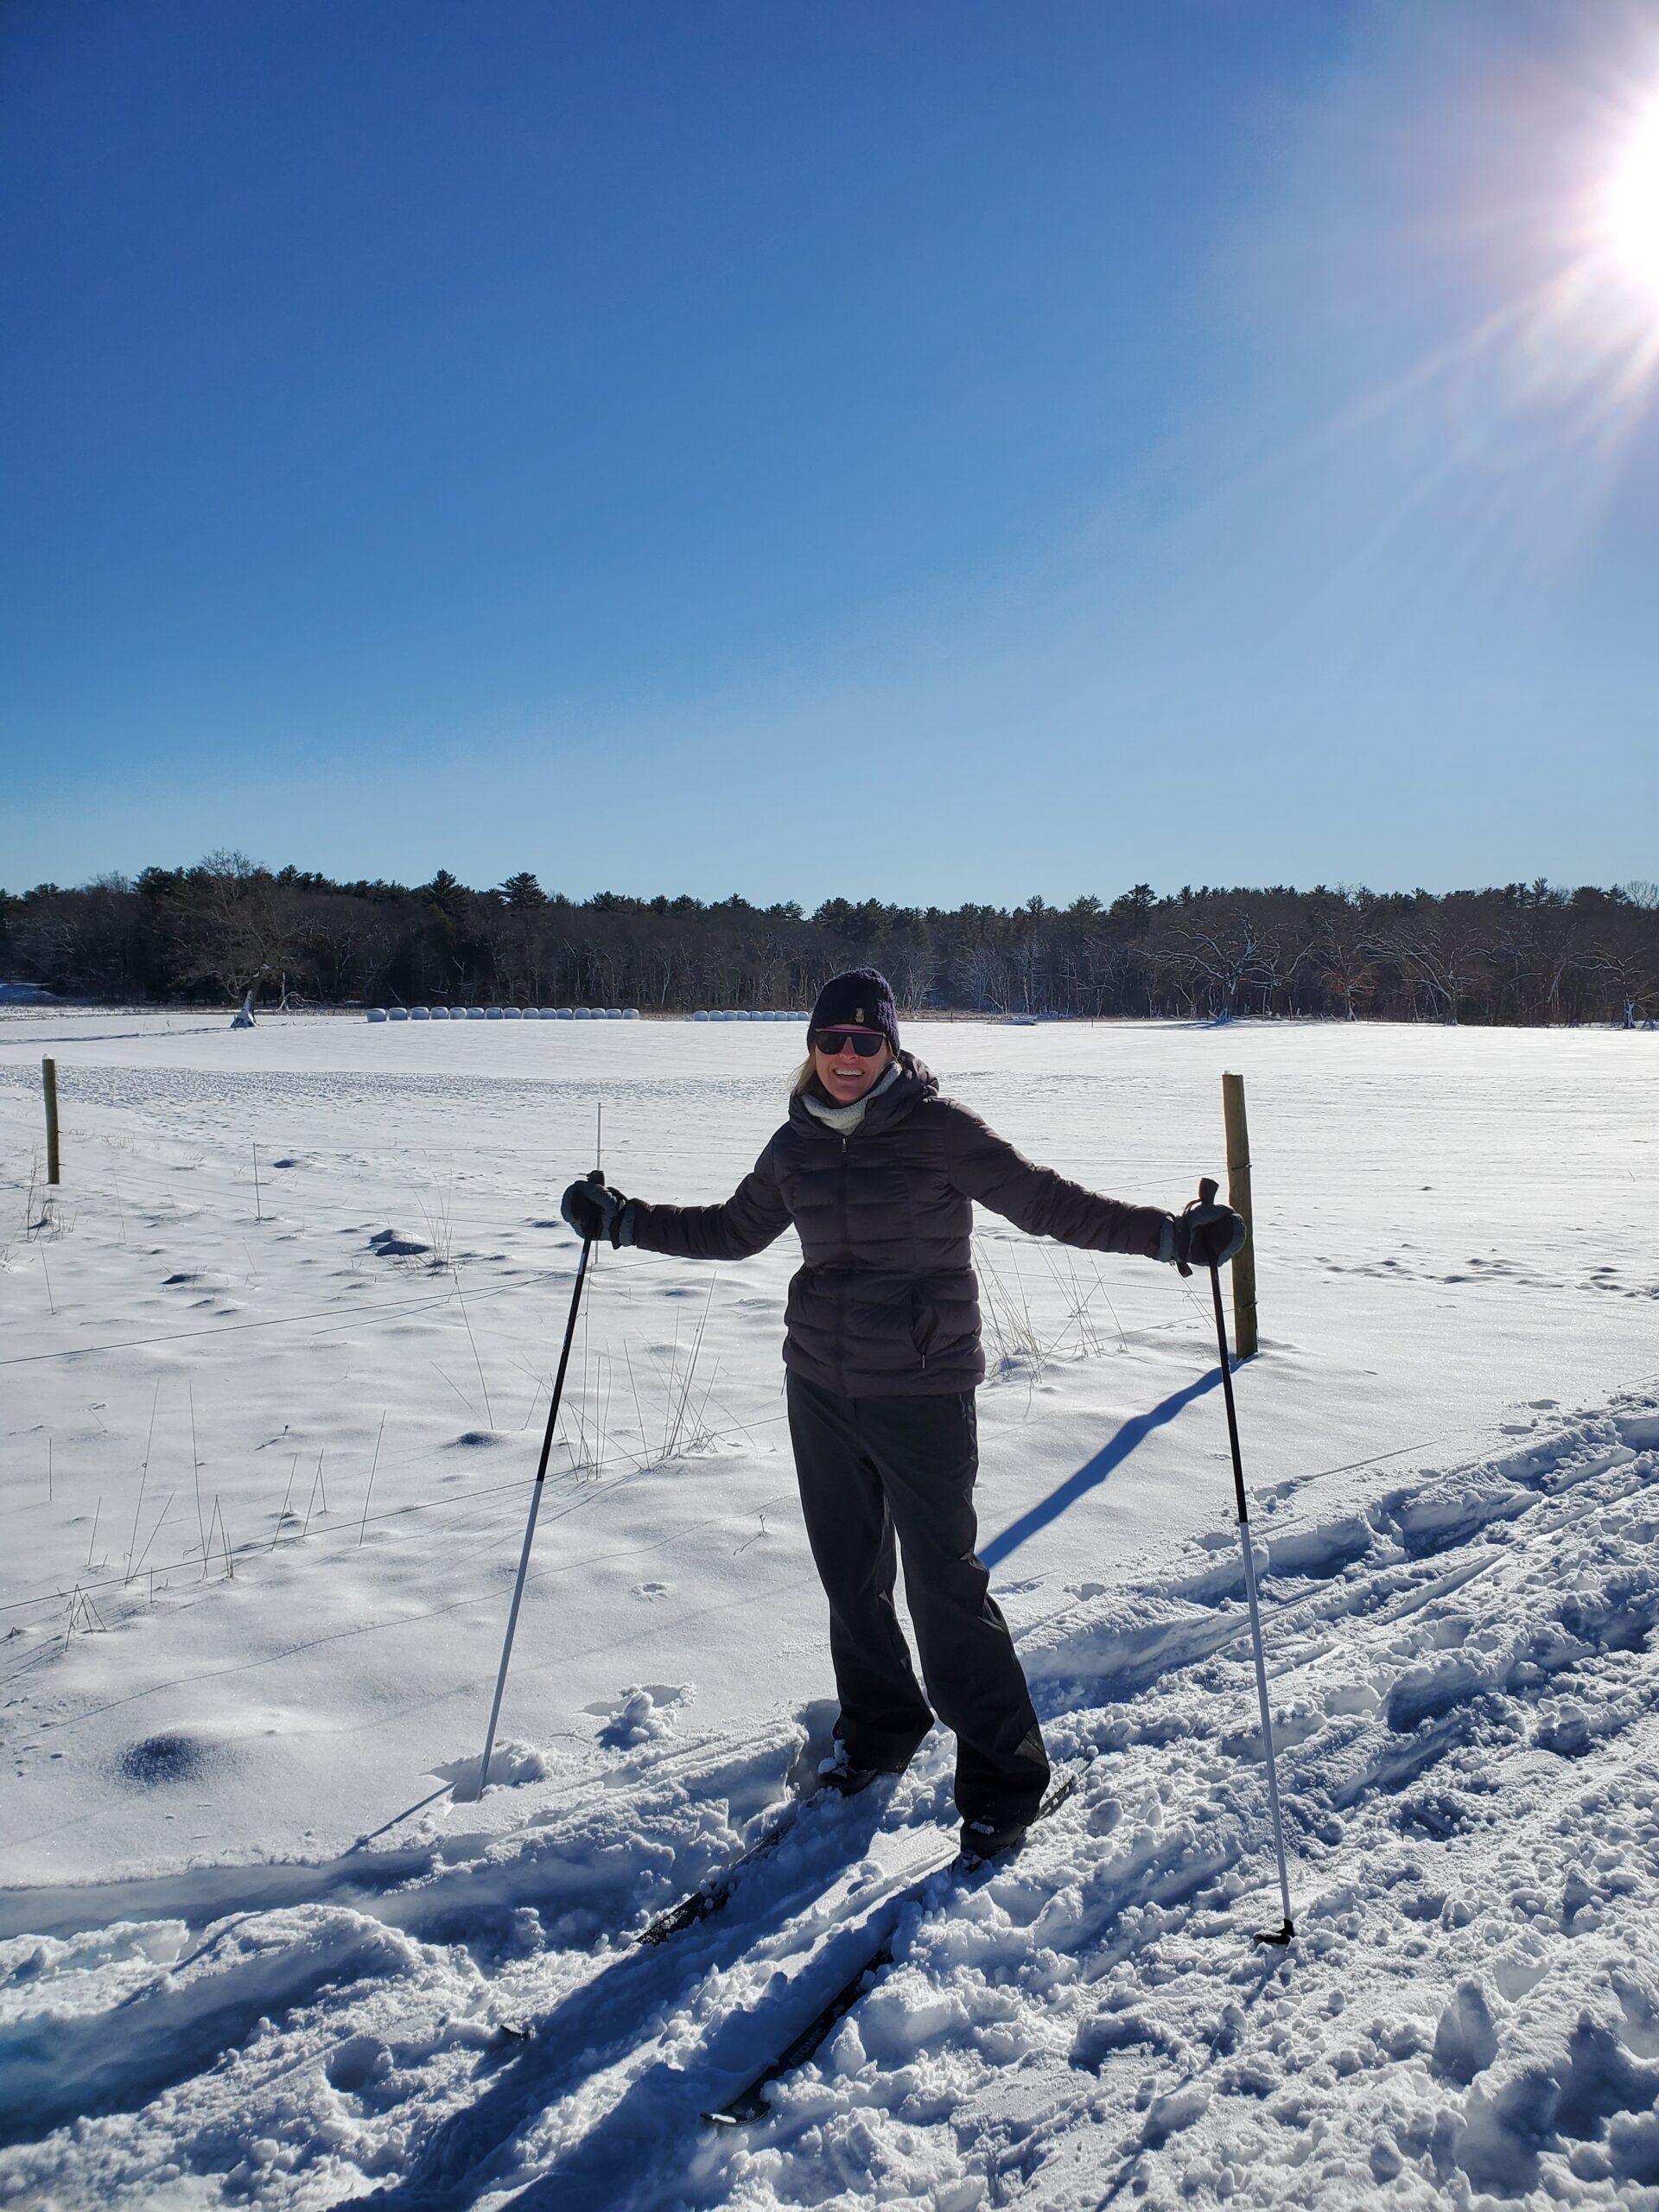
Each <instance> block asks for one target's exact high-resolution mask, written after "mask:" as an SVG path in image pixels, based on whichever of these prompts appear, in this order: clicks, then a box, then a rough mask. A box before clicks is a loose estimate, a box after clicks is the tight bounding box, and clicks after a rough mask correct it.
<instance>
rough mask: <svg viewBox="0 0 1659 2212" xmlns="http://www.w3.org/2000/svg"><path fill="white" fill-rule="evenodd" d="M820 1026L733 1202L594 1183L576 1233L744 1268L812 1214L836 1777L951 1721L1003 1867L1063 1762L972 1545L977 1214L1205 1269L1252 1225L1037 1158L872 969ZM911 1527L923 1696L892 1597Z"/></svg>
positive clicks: (963, 1798)
mask: <svg viewBox="0 0 1659 2212" xmlns="http://www.w3.org/2000/svg"><path fill="white" fill-rule="evenodd" d="M808 1037H809V1044H810V1057H809V1058H808V1059H807V1061H806V1063H805V1065H804V1066H803V1067H802V1069H801V1070H800V1072H799V1074H798V1076H797V1077H796V1082H795V1089H794V1096H793V1097H792V1099H791V1103H790V1109H789V1118H788V1120H787V1121H786V1122H785V1123H784V1126H783V1127H782V1128H780V1129H779V1131H778V1133H777V1135H775V1136H774V1137H773V1138H772V1141H771V1142H770V1143H769V1144H768V1145H767V1146H766V1150H765V1151H764V1152H763V1153H762V1154H761V1155H760V1159H759V1160H757V1161H756V1162H755V1165H754V1167H753V1170H752V1171H751V1173H749V1174H747V1175H746V1176H745V1177H744V1179H743V1180H742V1182H741V1184H740V1185H739V1186H738V1188H737V1189H736V1191H734V1192H733V1194H732V1196H731V1197H730V1198H728V1199H727V1200H726V1202H725V1204H724V1205H712V1206H671V1205H647V1204H646V1203H645V1200H643V1199H640V1198H623V1196H622V1194H621V1193H620V1192H618V1191H611V1190H607V1189H605V1188H603V1187H602V1186H601V1185H598V1184H595V1183H592V1182H584V1183H573V1184H572V1185H570V1187H569V1190H568V1191H567V1192H565V1194H564V1201H563V1214H564V1218H565V1220H566V1221H567V1222H568V1223H569V1225H570V1227H571V1228H572V1229H574V1230H575V1232H576V1234H577V1235H578V1236H582V1237H598V1236H605V1237H608V1238H609V1240H610V1242H611V1243H613V1244H633V1245H637V1246H639V1249H641V1250H643V1251H648V1252H664V1253H669V1254H671V1255H674V1256H675V1257H677V1258H679V1259H697V1260H741V1259H746V1258H747V1257H748V1255H750V1254H751V1253H753V1252H759V1251H760V1250H761V1249H763V1247H765V1246H766V1245H768V1244H770V1243H772V1241H773V1239H774V1238H775V1237H778V1236H781V1235H782V1233H783V1231H784V1230H785V1229H786V1228H788V1227H789V1225H790V1224H791V1222H792V1223H793V1224H794V1225H795V1227H796V1229H797V1230H798V1231H799V1234H800V1239H801V1249H802V1254H803V1259H804V1264H803V1266H802V1268H801V1269H800V1271H799V1273H798V1274H797V1275H796V1276H795V1278H794V1280H793V1281H792V1282H791V1285H790V1289H789V1306H788V1313H787V1324H786V1325H787V1333H786V1336H785V1344H784V1363H785V1367H786V1369H787V1370H788V1396H789V1425H790V1436H791V1442H792V1444H793V1446H794V1452H795V1465H796V1471H797V1474H798V1478H799V1483H800V1492H801V1505H802V1510H803V1511H804V1516H805V1520H806V1532H807V1537H808V1540H809V1541H810V1545H811V1548H812V1556H813V1559H814V1560H815V1562H816V1564H817V1570H818V1573H819V1576H820V1579H821V1580H822V1581H823V1587H824V1592H825V1595H826V1596H827V1597H828V1599H829V1649H830V1654H831V1656H832V1658H833V1661H834V1663H835V1670H836V1690H837V1692H838V1694H839V1696H840V1700H841V1713H840V1718H839V1720H838V1721H837V1724H836V1752H835V1757H834V1758H832V1759H829V1760H826V1761H825V1763H824V1766H823V1777H824V1780H825V1782H826V1783H829V1785H831V1786H832V1787H835V1788H837V1789H842V1790H845V1791H847V1792H849V1793H850V1792H852V1791H854V1790H856V1789H861V1788H863V1787H864V1785H865V1784H866V1783H869V1782H871V1781H872V1780H874V1777H876V1776H877V1775H879V1774H893V1773H897V1772H899V1770H902V1769H903V1768H904V1767H905V1766H906V1764H908V1763H909V1761H910V1758H911V1757H912V1753H913V1752H914V1751H915V1750H916V1747H917V1745H918V1744H919V1743H920V1742H921V1740H922V1738H923V1737H924V1736H925V1735H926V1733H927V1732H928V1730H929V1729H930V1728H931V1726H932V1724H933V1719H934V1715H935V1714H936V1713H937V1714H938V1718H939V1719H941V1720H942V1721H944V1724H945V1726H947V1727H948V1728H950V1729H952V1730H954V1731H955V1733H956V1738H957V1773H956V1798H957V1810H958V1812H959V1813H960V1814H961V1815H962V1820H963V1835H962V1840H963V1850H964V1851H965V1852H968V1853H971V1854H973V1855H975V1856H976V1857H980V1858H988V1857H991V1856H993V1855H995V1854H996V1853H1001V1852H1006V1851H1009V1850H1012V1849H1014V1847H1017V1845H1018V1844H1019V1842H1020V1840H1021V1838H1022V1837H1023V1836H1024V1834H1025V1832H1026V1828H1027V1826H1028V1824H1029V1823H1030V1821H1031V1820H1032V1818H1033V1815H1035V1813H1036V1811H1037V1809H1038V1808H1039V1805H1040V1804H1041V1802H1042V1798H1043V1792H1044V1789H1045V1788H1046V1785H1047V1782H1048V1774H1049V1767H1048V1759H1047V1756H1046V1753H1045V1751H1044V1749H1043V1738H1042V1731H1041V1729H1040V1728H1039V1726H1038V1723H1037V1716H1036V1714H1035V1713H1034V1712H1033V1709H1032V1703H1031V1697H1030V1694H1029V1692H1028V1691H1027V1687H1026V1679H1025V1675H1023V1673H1022V1672H1021V1671H1020V1662H1019V1660H1018V1658H1017V1657H1016V1656H1015V1654H1014V1644H1013V1642H1012V1640H1011V1638H1010V1637H1009V1635H1008V1631H1007V1624H1006V1623H1005V1621H1004V1620H1003V1618H1002V1614H1001V1610H1000V1609H999V1607H998V1605H997V1604H996V1601H995V1599H994V1598H992V1596H991V1595H990V1591H989V1578H988V1575H987V1573H986V1571H985V1569H984V1567H982V1566H981V1565H980V1563H979V1560H977V1559H976V1557H975V1555H974V1547H975V1541H976V1523H975V1517H974V1504H973V1491H974V1478H975V1475H976V1471H977V1467H978V1452H977V1446H976V1428H975V1417H974V1391H975V1389H976V1385H977V1384H978V1383H981V1382H982V1380H983V1379H984V1374H985V1359H984V1354H983V1352H982V1350H981V1347H980V1333H979V1301H978V1285H977V1283H976V1280H975V1277H974V1271H973V1267H972V1265H971V1262H970V1259H969V1236H970V1234H971V1231H972V1228H973V1201H974V1200H975V1199H978V1200H979V1202H980V1203H981V1204H982V1205H987V1206H989V1207H991V1208H992V1209H993V1210H994V1211H995V1212H997V1213H1000V1214H1003V1215H1005V1216H1006V1217H1007V1219H1008V1220H1010V1221H1012V1222H1014V1224H1016V1226H1017V1227H1019V1228H1020V1229H1023V1230H1027V1231H1028V1232H1029V1233H1030V1234H1031V1235H1032V1236H1052V1237H1056V1238H1058V1240H1059V1241H1060V1243H1065V1244H1077V1245H1081V1246H1083V1247H1084V1249H1086V1250H1090V1251H1096V1252H1138V1253H1141V1254H1142V1255H1144V1256H1145V1257H1146V1258H1147V1259H1159V1260H1167V1261H1173V1262H1177V1263H1178V1264H1180V1265H1182V1266H1184V1267H1185V1266H1187V1265H1189V1264H1191V1265H1199V1266H1209V1265H1211V1263H1212V1262H1217V1263H1218V1262H1221V1261H1223V1260H1224V1259H1228V1258H1230V1257H1231V1255H1233V1253H1234V1252H1236V1250H1237V1249H1239V1248H1240V1246H1241V1245H1242V1244H1243V1241H1244V1224H1243V1221H1242V1220H1241V1219H1240V1217H1238V1215H1236V1214H1235V1213H1232V1212H1231V1211H1229V1209H1228V1208H1226V1207H1225V1206H1207V1207H1205V1206H1197V1205H1195V1206H1192V1207H1189V1208H1188V1210H1187V1211H1186V1212H1185V1213H1184V1214H1181V1215H1179V1216H1176V1215H1172V1214H1168V1213H1166V1212H1164V1211H1162V1210H1161V1209H1160V1208H1158V1207H1154V1206H1128V1205H1120V1204H1119V1202H1118V1201H1117V1200H1116V1198H1100V1197H1097V1196H1096V1194H1095V1192H1092V1191H1087V1190H1084V1188H1083V1186H1082V1185H1080V1184H1077V1183H1071V1182H1067V1181H1066V1180H1065V1178H1064V1177H1063V1176H1060V1175H1056V1174H1054V1173H1052V1172H1051V1171H1050V1170H1049V1169H1047V1168H1044V1167H1035V1166H1033V1165H1032V1164H1031V1162H1030V1161H1029V1160H1024V1159H1022V1158H1021V1157H1020V1154H1019V1153H1017V1152H1016V1151H1015V1150H1014V1147H1013V1146H1012V1145H1009V1144H1005V1143H1004V1142H1003V1141H1002V1140H1001V1138H1000V1137H998V1136H996V1135H994V1134H993V1133H992V1132H991V1130H989V1129H988V1128H987V1127H986V1126H985V1124H984V1122H982V1121H981V1120H980V1119H979V1117H978V1116H977V1115H976V1114H973V1113H970V1112H969V1109H967V1108H966V1107H965V1106H959V1105H957V1103H955V1102H954V1100H951V1099H948V1098H944V1097H942V1096H940V1092H939V1087H938V1083H937V1082H936V1081H935V1079H934V1078H933V1077H932V1076H931V1075H930V1074H929V1073H928V1071H927V1070H926V1069H925V1067H924V1066H923V1065H922V1064H921V1063H920V1061H919V1060H918V1059H917V1058H915V1057H914V1055H913V1054H912V1053H910V1052H901V1051H900V1050H899V1020H898V1014H897V1011H896V1009H895V1007H894V1005H893V993H892V991H891V989H890V988H888V985H887V979H886V978H885V977H884V976H880V975H879V974H878V973H877V972H876V971H875V970H874V969H869V968H855V969H851V970H850V971H849V973H848V974H846V975H843V976H836V977H835V978H834V979H833V980H832V981H831V982H828V983H826V984H825V985H824V987H823V990H822V991H821V992H820V993H819V994H818V998H817V1004H816V1005H815V1006H814V1007H813V1009H812V1019H811V1022H810V1027H809V1030H808ZM895 1537H896V1539H897V1548H898V1550H899V1552H901V1553H902V1554H903V1558H904V1566H905V1592H906V1597H907V1599H908V1600H909V1603H910V1612H911V1619H912V1623H913V1624H914V1626H915V1630H916V1641H917V1643H918V1647H919V1651H920V1656H921V1665H922V1681H924V1682H925V1684H926V1694H925V1695H924V1694H923V1691H922V1689H921V1688H920V1686H919V1685H918V1682H917V1680H916V1675H915V1672H914V1670H913V1669H912V1665H911V1661H910V1654H909V1651H908V1650H907V1649H906V1643H905V1638H904V1634H903V1631H902V1630H901V1629H900V1628H899V1619H898V1616H897V1613H896V1611H894V1607H893V1577H894V1572H895V1567H896V1563H897V1562H896V1558H895V1541H894V1540H895Z"/></svg>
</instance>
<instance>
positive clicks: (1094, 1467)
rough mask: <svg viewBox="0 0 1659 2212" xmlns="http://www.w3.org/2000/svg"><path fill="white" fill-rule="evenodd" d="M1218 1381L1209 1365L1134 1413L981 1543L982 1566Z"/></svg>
mask: <svg viewBox="0 0 1659 2212" xmlns="http://www.w3.org/2000/svg"><path fill="white" fill-rule="evenodd" d="M1220 1381H1221V1370H1220V1369H1219V1368H1218V1367H1212V1368H1211V1370H1210V1371H1209V1373H1208V1374H1207V1375H1201V1376H1199V1377H1198V1381H1197V1382H1196V1383H1188V1384H1187V1385H1186V1388H1185V1389H1183V1390H1176V1391H1174V1392H1173V1393H1172V1394H1171V1395H1170V1396H1168V1397H1167V1398H1165V1399H1164V1400H1163V1401H1162V1402H1160V1404H1158V1405H1155V1406H1154V1407H1153V1408H1152V1409H1151V1410H1150V1412H1147V1413H1144V1414H1134V1415H1133V1416H1132V1417H1131V1418H1130V1419H1129V1420H1128V1421H1125V1422H1124V1423H1123V1426H1122V1427H1121V1428H1120V1429H1119V1430H1118V1432H1117V1433H1116V1435H1115V1436H1114V1437H1112V1438H1111V1439H1110V1440H1109V1442H1107V1443H1105V1444H1103V1445H1102V1446H1101V1448H1100V1450H1099V1451H1098V1452H1096V1454H1095V1456H1094V1458H1093V1459H1087V1460H1085V1461H1084V1464H1083V1465H1082V1466H1080V1467H1079V1468H1078V1469H1077V1473H1076V1474H1075V1475H1068V1476H1067V1477H1066V1478H1065V1481H1064V1482H1063V1483H1062V1484H1060V1486H1059V1488H1058V1490H1052V1491H1050V1492H1049V1494H1048V1496H1047V1497H1046V1498H1044V1499H1042V1500H1041V1502H1040V1503H1038V1504H1036V1505H1033V1507H1032V1509H1031V1510H1030V1511H1029V1512H1028V1513H1022V1514H1021V1515H1020V1518H1019V1519H1018V1520H1017V1521H1011V1522H1009V1523H1008V1525H1007V1528H1006V1529H1003V1530H1002V1531H1001V1534H1000V1535H995V1536H993V1537H992V1538H991V1541H990V1542H989V1543H988V1544H983V1545H982V1546H981V1548H980V1554H979V1557H980V1562H981V1564H982V1566H985V1567H997V1566H1000V1565H1001V1562H1002V1561H1003V1560H1005V1559H1007V1557H1008V1555H1009V1554H1010V1553H1011V1552H1016V1551H1018V1550H1019V1548H1020V1545H1021V1544H1023V1543H1024V1542H1025V1541H1027V1538H1028V1537H1031V1536H1034V1535H1036V1534H1037V1531H1038V1530H1039V1529H1046V1528H1047V1527H1048V1525H1049V1523H1050V1522H1052V1521H1058V1519H1059V1517H1060V1516H1061V1514H1062V1513H1065V1512H1066V1511H1067V1510H1069V1509H1070V1508H1071V1506H1073V1505H1075V1504H1076V1503H1077V1500H1078V1499H1079V1498H1080V1497H1084V1496H1085V1495H1086V1494H1087V1493H1088V1492H1089V1491H1091V1490H1096V1489H1097V1488H1098V1487H1099V1485H1100V1484H1102V1483H1103V1482H1104V1481H1105V1479H1106V1478H1107V1476H1108V1475H1109V1474H1110V1473H1111V1472H1112V1471H1113V1469H1114V1468H1116V1467H1121V1466H1122V1464H1123V1462H1124V1460H1125V1459H1128V1456H1129V1454H1130V1452H1133V1451H1134V1450H1135V1447H1136V1446H1138V1445H1141V1444H1143V1443H1144V1442H1145V1441H1146V1440H1147V1437H1148V1436H1150V1435H1151V1433H1152V1432H1153V1430H1154V1428H1162V1427H1164V1426H1165V1424H1166V1422H1168V1421H1173V1420H1174V1419H1175V1417H1176V1415H1177V1414H1179V1413H1182V1412H1184V1411H1185V1408H1187V1407H1188V1406H1190V1405H1191V1404H1192V1401H1193V1400H1194V1399H1195V1398H1201V1397H1203V1395H1204V1394H1205V1391H1206V1390H1213V1389H1215V1388H1216V1386H1217V1383H1219V1382H1220Z"/></svg>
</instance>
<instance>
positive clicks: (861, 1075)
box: [812, 1031, 893, 1106]
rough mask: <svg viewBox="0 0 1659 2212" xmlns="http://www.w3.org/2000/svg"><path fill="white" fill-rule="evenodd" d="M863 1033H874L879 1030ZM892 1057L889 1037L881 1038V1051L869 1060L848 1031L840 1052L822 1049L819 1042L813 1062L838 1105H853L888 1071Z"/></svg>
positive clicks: (820, 1080)
mask: <svg viewBox="0 0 1659 2212" xmlns="http://www.w3.org/2000/svg"><path fill="white" fill-rule="evenodd" d="M863 1034H868V1035H872V1036H873V1035H874V1034H875V1032H874V1031H868V1032H864V1033H863ZM892 1059H893V1054H892V1053H891V1052H889V1051H888V1049H887V1039H885V1038H883V1039H882V1040H881V1047H880V1051H879V1052H873V1053H872V1054H871V1055H870V1057H869V1058H868V1060H865V1059H861V1058H859V1056H858V1054H857V1053H856V1052H855V1051H854V1050H853V1047H852V1045H851V1042H850V1041H849V1037H848V1036H847V1034H846V1033H842V1039H841V1047H840V1050H839V1051H838V1052H821V1051H820V1050H819V1049H818V1046H817V1044H816V1043H815V1044H814V1045H813V1047H812V1065H813V1066H814V1067H815V1068H817V1071H818V1081H819V1082H820V1083H821V1084H823V1088H824V1090H826V1091H827V1092H828V1094H829V1096H830V1097H831V1098H833V1099H834V1100H835V1102H836V1105H837V1106H851V1105H853V1104H854V1103H855V1102H856V1101H857V1100H859V1099H861V1097H862V1096H864V1094H865V1092H866V1091H867V1090H868V1089H869V1087H870V1085H871V1084H873V1083H874V1082H875V1081H876V1079H877V1077H880V1075H882V1074H883V1073H884V1072H885V1071H886V1070H887V1067H888V1065H890V1063H891V1061H892Z"/></svg>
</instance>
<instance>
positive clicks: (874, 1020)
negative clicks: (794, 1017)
mask: <svg viewBox="0 0 1659 2212" xmlns="http://www.w3.org/2000/svg"><path fill="white" fill-rule="evenodd" d="M820 1029H879V1030H880V1033H881V1034H882V1035H883V1036H884V1037H885V1038H886V1039H887V1045H888V1048H889V1050H890V1051H891V1052H892V1053H893V1058H895V1059H896V1058H898V1056H899V1009H898V1007H895V1006H894V1004H893V986H892V984H891V983H890V982H888V981H887V977H886V976H884V975H882V974H881V973H880V969H875V968H849V969H848V970H847V973H846V974H845V975H844V976H831V977H830V978H829V982H827V983H826V984H825V985H824V987H823V989H822V990H821V991H820V992H819V993H818V995H817V1000H816V1001H815V1002H814V1004H813V1007H812V1019H811V1020H810V1022H809V1023H808V1024H807V1033H808V1035H809V1036H810V1035H811V1034H813V1033H815V1032H816V1031H817V1030H820Z"/></svg>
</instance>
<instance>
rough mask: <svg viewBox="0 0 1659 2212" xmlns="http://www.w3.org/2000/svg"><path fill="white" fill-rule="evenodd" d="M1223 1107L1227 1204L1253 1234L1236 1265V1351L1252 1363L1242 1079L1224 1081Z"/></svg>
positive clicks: (1251, 1250)
mask: <svg viewBox="0 0 1659 2212" xmlns="http://www.w3.org/2000/svg"><path fill="white" fill-rule="evenodd" d="M1221 1106H1222V1112H1223V1114H1224V1116H1225V1118H1226V1122H1227V1203H1228V1205H1230V1206H1231V1207H1232V1209H1233V1211H1234V1212H1235V1213H1242V1214H1243V1217H1244V1220H1245V1224H1246V1225H1247V1226H1248V1228H1249V1232H1250V1234H1249V1241H1248V1242H1247V1243H1246V1244H1245V1247H1244V1249H1243V1251H1242V1252H1241V1253H1240V1254H1239V1255H1238V1257H1237V1258H1236V1260H1235V1261H1234V1262H1233V1348H1234V1350H1235V1351H1236V1353H1237V1356H1238V1357H1239V1358H1240V1359H1250V1358H1252V1357H1254V1356H1255V1350H1256V1335H1255V1215H1254V1214H1253V1212H1252V1211H1251V1208H1250V1130H1249V1122H1247V1121H1246V1120H1245V1118H1244V1078H1243V1076H1242V1075H1224V1076H1223V1077H1222V1078H1221Z"/></svg>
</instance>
